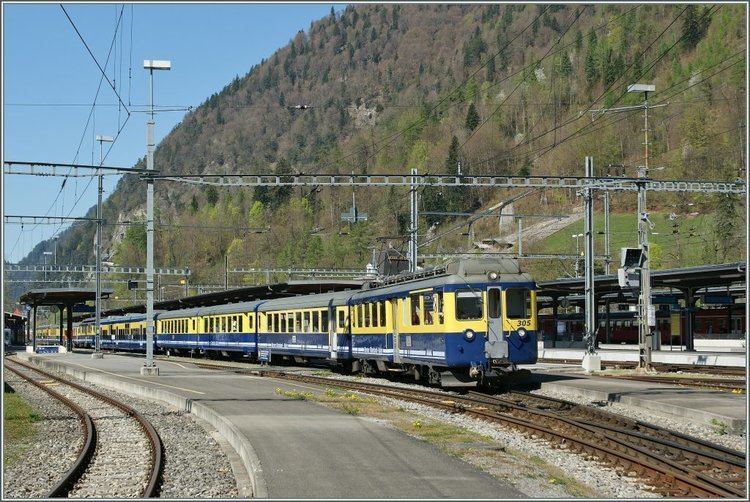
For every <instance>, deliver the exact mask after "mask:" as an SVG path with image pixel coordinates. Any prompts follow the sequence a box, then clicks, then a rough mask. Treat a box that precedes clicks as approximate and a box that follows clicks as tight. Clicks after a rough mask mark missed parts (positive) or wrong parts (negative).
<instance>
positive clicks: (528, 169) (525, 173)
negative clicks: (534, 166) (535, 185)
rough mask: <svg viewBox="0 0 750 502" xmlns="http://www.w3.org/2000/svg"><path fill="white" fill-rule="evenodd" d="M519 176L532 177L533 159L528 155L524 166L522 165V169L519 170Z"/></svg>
mask: <svg viewBox="0 0 750 502" xmlns="http://www.w3.org/2000/svg"><path fill="white" fill-rule="evenodd" d="M518 175H519V176H530V175H531V159H529V156H528V155H527V156H526V157H525V158H524V160H523V164H522V165H521V169H519V170H518Z"/></svg>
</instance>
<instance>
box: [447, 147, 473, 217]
mask: <svg viewBox="0 0 750 502" xmlns="http://www.w3.org/2000/svg"><path fill="white" fill-rule="evenodd" d="M460 148H461V144H460V143H459V142H458V138H457V137H456V136H453V138H452V139H451V145H450V146H449V147H448V157H447V158H446V159H445V171H446V172H447V173H448V174H453V175H457V174H458V163H459V162H460V158H459V149H460ZM462 174H463V173H462ZM467 194H468V189H467V187H457V188H447V189H445V206H446V209H447V210H448V211H453V212H455V211H461V210H462V207H463V203H464V200H465V199H466V195H467Z"/></svg>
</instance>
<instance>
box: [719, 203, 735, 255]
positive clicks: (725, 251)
mask: <svg viewBox="0 0 750 502" xmlns="http://www.w3.org/2000/svg"><path fill="white" fill-rule="evenodd" d="M717 198H718V199H719V200H718V201H717V211H716V230H715V233H716V241H717V242H718V248H719V252H720V255H721V256H720V257H719V258H720V259H721V261H723V262H726V261H728V260H730V259H732V258H733V257H732V256H731V255H730V254H731V251H732V250H733V249H736V241H735V240H734V230H735V227H736V226H737V209H736V208H735V203H736V197H735V196H733V195H724V194H722V195H718V196H717Z"/></svg>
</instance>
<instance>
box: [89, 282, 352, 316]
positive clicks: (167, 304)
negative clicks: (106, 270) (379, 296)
mask: <svg viewBox="0 0 750 502" xmlns="http://www.w3.org/2000/svg"><path fill="white" fill-rule="evenodd" d="M363 283H364V282H363V281H358V280H326V281H322V280H299V281H288V282H282V283H277V284H265V285H261V286H248V287H244V288H237V289H228V290H226V291H218V292H215V293H205V294H202V295H195V296H188V297H185V298H178V299H176V300H167V301H161V302H154V310H178V309H186V308H193V307H208V306H211V305H223V304H225V303H237V302H250V301H255V300H270V299H272V298H283V297H287V296H296V295H308V294H312V293H329V292H333V291H343V290H347V289H352V290H354V289H360V288H361V287H362V284H363ZM145 312H146V306H145V305H133V306H131V307H124V308H120V309H111V310H107V311H106V312H104V313H103V315H104V316H110V315H125V314H142V313H145Z"/></svg>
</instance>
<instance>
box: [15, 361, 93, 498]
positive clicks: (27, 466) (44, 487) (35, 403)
mask: <svg viewBox="0 0 750 502" xmlns="http://www.w3.org/2000/svg"><path fill="white" fill-rule="evenodd" d="M3 376H4V377H5V381H6V382H8V383H9V384H10V385H11V386H12V387H13V388H14V389H15V391H16V393H17V394H18V395H19V396H20V397H22V398H23V399H24V400H26V401H27V402H28V403H29V405H30V406H31V407H32V408H34V410H36V411H37V412H38V413H39V415H40V418H41V420H40V421H38V422H36V423H35V426H36V430H37V433H36V435H35V436H34V437H33V439H32V440H31V442H30V443H29V444H28V445H24V446H26V449H25V451H24V452H23V454H22V455H20V456H19V457H18V458H17V459H16V460H15V461H14V462H13V463H12V464H11V465H10V466H7V465H6V466H4V471H3V498H4V499H5V498H39V497H43V496H45V495H46V494H47V493H48V492H49V490H50V489H51V488H52V487H53V486H54V485H55V484H56V483H57V482H58V481H59V480H60V479H61V478H62V474H63V473H64V472H67V471H68V469H70V467H71V466H72V465H73V462H75V460H76V456H77V454H78V450H79V449H80V448H81V445H82V443H83V429H82V426H81V422H80V421H79V420H78V416H77V415H76V414H75V413H74V412H73V411H72V410H70V409H69V408H68V407H67V406H65V405H64V404H62V403H60V402H59V401H57V400H56V399H55V398H53V397H52V396H50V395H49V394H47V393H46V392H44V391H43V390H41V389H39V388H37V387H35V386H33V385H32V384H30V383H28V382H26V381H25V380H23V379H22V378H21V377H19V376H17V375H16V374H15V373H11V372H10V371H7V370H5V371H3Z"/></svg>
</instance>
